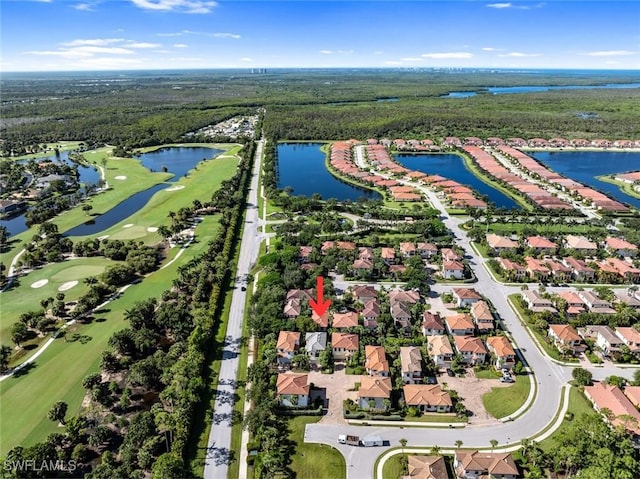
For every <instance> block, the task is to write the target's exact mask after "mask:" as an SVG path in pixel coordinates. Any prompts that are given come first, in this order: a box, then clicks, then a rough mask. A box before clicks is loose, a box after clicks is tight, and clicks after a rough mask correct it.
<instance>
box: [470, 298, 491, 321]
mask: <svg viewBox="0 0 640 479" xmlns="http://www.w3.org/2000/svg"><path fill="white" fill-rule="evenodd" d="M471 315H472V316H473V317H474V318H475V319H476V321H493V314H491V308H490V307H489V305H488V304H487V302H486V301H478V302H476V303H474V304H473V306H471Z"/></svg>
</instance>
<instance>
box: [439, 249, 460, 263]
mask: <svg viewBox="0 0 640 479" xmlns="http://www.w3.org/2000/svg"><path fill="white" fill-rule="evenodd" d="M440 254H441V255H442V260H443V261H460V260H461V259H462V257H461V256H460V255H459V254H458V253H456V252H455V251H454V250H453V249H451V248H442V249H441V250H440Z"/></svg>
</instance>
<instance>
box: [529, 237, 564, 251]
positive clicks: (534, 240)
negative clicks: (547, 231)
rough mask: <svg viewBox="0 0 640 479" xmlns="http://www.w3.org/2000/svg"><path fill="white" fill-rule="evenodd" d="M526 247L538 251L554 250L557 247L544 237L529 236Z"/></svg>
mask: <svg viewBox="0 0 640 479" xmlns="http://www.w3.org/2000/svg"><path fill="white" fill-rule="evenodd" d="M526 243H527V246H529V247H530V248H538V249H556V248H557V247H558V245H557V244H555V243H554V242H553V241H550V240H548V239H547V238H545V237H544V236H529V237H528V238H527V240H526Z"/></svg>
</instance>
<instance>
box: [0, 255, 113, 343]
mask: <svg viewBox="0 0 640 479" xmlns="http://www.w3.org/2000/svg"><path fill="white" fill-rule="evenodd" d="M116 263H117V262H115V261H111V260H109V259H106V258H103V257H95V258H78V259H74V260H68V261H63V262H61V263H52V264H49V265H46V266H44V267H42V268H39V269H36V270H33V271H32V272H30V273H28V274H27V275H25V276H22V277H20V278H19V280H18V281H19V286H14V287H13V288H11V289H9V290H7V291H5V292H3V293H2V296H1V298H0V299H1V300H2V314H1V315H0V335H1V336H2V337H3V338H7V339H6V340H5V341H3V343H7V344H8V343H9V342H10V341H9V337H10V334H9V330H10V329H11V326H12V325H13V323H15V322H17V321H18V319H19V317H20V314H22V313H24V312H26V311H37V310H41V309H42V308H41V306H40V301H41V300H43V299H46V298H49V297H54V298H55V296H56V294H58V292H59V291H58V288H59V287H60V286H62V285H63V284H64V283H67V282H70V281H78V284H77V285H75V286H73V287H71V288H70V289H67V290H66V291H62V292H63V293H64V294H65V301H73V300H75V299H77V298H79V297H80V296H81V295H83V294H84V293H85V292H86V291H87V290H88V286H87V285H85V284H84V283H83V279H84V278H86V277H88V276H96V275H99V274H100V273H102V272H103V271H104V270H105V268H106V267H107V266H108V265H112V264H116ZM41 280H47V281H48V283H47V284H45V285H44V286H42V287H40V288H32V287H31V285H32V284H34V283H36V282H37V281H41ZM26 297H28V298H29V299H28V301H25V298H26Z"/></svg>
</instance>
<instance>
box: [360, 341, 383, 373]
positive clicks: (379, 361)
mask: <svg viewBox="0 0 640 479" xmlns="http://www.w3.org/2000/svg"><path fill="white" fill-rule="evenodd" d="M364 357H365V360H364V367H365V369H367V370H371V371H376V372H389V361H387V353H386V352H385V350H384V347H383V346H372V345H367V346H365V347H364Z"/></svg>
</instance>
